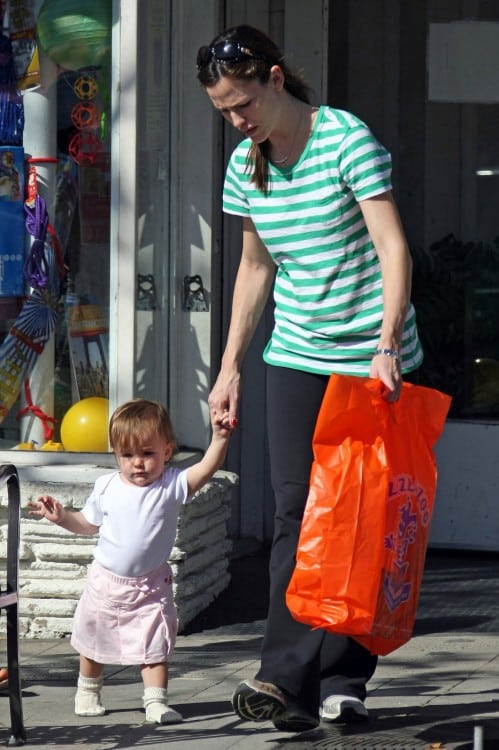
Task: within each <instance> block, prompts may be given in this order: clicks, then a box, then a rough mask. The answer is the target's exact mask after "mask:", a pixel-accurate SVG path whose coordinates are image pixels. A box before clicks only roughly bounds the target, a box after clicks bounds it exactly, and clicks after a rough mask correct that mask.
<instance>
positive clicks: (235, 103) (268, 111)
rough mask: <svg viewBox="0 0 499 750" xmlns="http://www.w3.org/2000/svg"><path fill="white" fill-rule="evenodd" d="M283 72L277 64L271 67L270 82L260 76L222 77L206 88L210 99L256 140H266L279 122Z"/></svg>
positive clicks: (226, 117) (236, 126)
mask: <svg viewBox="0 0 499 750" xmlns="http://www.w3.org/2000/svg"><path fill="white" fill-rule="evenodd" d="M282 89H283V74H282V71H281V69H280V68H279V66H278V65H274V66H273V67H272V68H271V71H270V78H269V80H268V81H267V83H261V82H260V81H259V80H258V79H251V80H244V79H236V78H224V77H222V78H220V80H219V81H218V82H217V83H216V84H215V85H214V86H210V87H209V88H207V89H206V93H207V94H208V96H209V97H210V100H211V103H212V104H213V106H214V107H215V109H216V110H217V111H218V112H220V114H222V115H223V116H224V117H225V119H226V120H227V121H228V122H230V124H231V125H233V126H234V127H235V128H237V130H239V131H240V132H241V133H242V134H243V135H244V136H245V137H247V138H251V140H252V141H253V143H263V142H264V141H266V140H267V139H268V138H269V137H270V135H271V134H272V131H273V130H274V129H275V127H276V125H277V123H278V116H279V111H280V107H279V103H280V94H281V92H282Z"/></svg>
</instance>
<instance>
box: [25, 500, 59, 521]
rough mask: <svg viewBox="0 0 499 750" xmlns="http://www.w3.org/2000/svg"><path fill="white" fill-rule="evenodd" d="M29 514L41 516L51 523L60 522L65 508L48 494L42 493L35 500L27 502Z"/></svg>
mask: <svg viewBox="0 0 499 750" xmlns="http://www.w3.org/2000/svg"><path fill="white" fill-rule="evenodd" d="M28 508H31V510H30V511H29V514H30V516H41V517H42V518H46V519H47V520H48V521H52V523H60V522H61V521H62V518H63V516H64V513H65V510H64V507H63V506H62V505H61V503H60V502H59V501H58V500H56V499H55V498H53V497H51V496H50V495H43V496H42V497H39V498H38V500H37V501H35V502H29V503H28Z"/></svg>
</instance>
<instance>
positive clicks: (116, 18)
mask: <svg viewBox="0 0 499 750" xmlns="http://www.w3.org/2000/svg"><path fill="white" fill-rule="evenodd" d="M70 4H71V3H66V9H68V6H69V5H70ZM21 5H23V3H19V2H16V3H13V2H11V3H10V6H11V17H10V22H11V24H14V25H15V23H16V14H15V12H14V10H15V9H16V8H17V9H18V8H19V7H20V6H21ZM25 5H26V8H27V14H26V18H28V20H29V18H30V16H29V13H28V11H31V18H32V24H33V27H34V28H36V30H37V37H36V38H37V40H38V41H37V45H38V49H37V51H38V67H37V65H36V64H34V66H33V67H34V69H35V70H34V73H33V70H31V73H33V75H32V76H31V78H29V80H27V81H24V82H21V77H20V75H19V74H18V85H19V86H21V85H23V86H24V88H23V89H22V100H23V106H24V117H25V124H24V133H23V138H22V143H21V144H20V145H19V144H18V145H17V148H22V150H23V153H22V154H21V155H19V152H18V151H15V150H14V151H13V153H14V155H17V157H18V158H20V159H21V162H20V163H21V165H22V164H23V163H24V165H25V169H24V179H25V181H26V182H29V180H30V179H31V183H33V181H34V182H35V187H36V190H35V193H34V194H36V193H38V195H39V196H40V197H42V198H44V200H45V202H46V207H47V212H48V217H49V219H50V224H51V226H52V227H53V228H54V230H55V233H56V235H57V237H58V245H59V250H58V249H57V246H56V245H57V243H54V241H53V239H52V241H51V240H50V233H49V236H48V240H47V242H48V243H49V244H50V243H51V242H52V244H51V247H52V250H51V251H50V253H51V254H50V253H49V255H50V258H49V259H50V263H49V265H50V268H51V274H52V275H51V277H50V278H51V279H52V287H50V286H49V288H48V290H47V287H43V288H40V287H39V286H37V281H36V278H35V277H34V276H33V275H32V276H31V277H30V276H26V273H25V264H24V258H23V259H22V260H20V259H19V257H17V260H15V262H14V265H13V268H12V269H9V276H8V278H9V279H10V278H14V281H16V282H17V284H18V286H17V287H15V288H10V287H8V286H7V280H8V279H7V272H6V271H5V270H4V277H3V278H4V279H5V286H4V287H3V292H4V293H2V296H1V297H0V313H1V316H2V318H1V326H2V337H3V344H2V349H1V350H0V400H1V403H0V407H1V408H2V412H1V414H2V417H3V419H2V423H1V424H0V447H1V449H2V460H4V461H8V462H13V463H16V464H17V465H21V466H22V465H29V466H33V465H37V464H40V465H44V466H47V465H48V466H52V467H53V471H54V474H57V471H58V466H61V465H66V466H67V465H68V464H71V465H74V466H75V472H76V474H77V472H78V468H77V467H78V466H83V467H87V466H89V465H97V466H105V465H109V464H110V463H112V457H111V456H109V454H108V453H107V452H106V449H105V448H104V449H103V448H102V445H101V444H99V443H96V442H95V441H94V442H92V440H89V435H90V434H91V437H92V439H96V436H97V435H101V436H102V423H103V422H104V423H105V421H106V420H105V416H106V415H107V413H109V412H110V411H112V410H113V408H114V407H115V406H116V405H117V404H119V403H121V402H123V401H124V400H126V399H129V398H131V397H133V396H145V397H148V398H156V399H159V400H161V401H163V402H165V403H166V404H167V405H168V406H169V409H170V411H171V413H172V418H173V421H174V424H175V427H176V432H177V439H178V442H179V445H180V446H181V448H182V450H183V451H184V452H185V453H186V454H189V453H192V452H193V451H194V452H195V451H201V450H203V449H204V448H205V446H206V445H207V441H208V438H209V415H208V408H207V397H208V393H209V391H210V387H211V384H212V382H213V380H214V378H215V376H216V373H217V368H218V363H219V360H220V355H221V352H222V349H223V344H224V337H225V333H226V330H227V325H228V320H229V315H230V297H231V286H232V280H233V278H234V275H235V271H236V268H237V263H238V256H239V250H240V248H239V225H238V220H237V219H235V218H233V217H231V218H229V217H223V216H222V213H221V188H222V183H223V173H224V167H225V164H226V162H227V159H228V156H229V154H230V151H231V149H232V148H233V146H234V145H235V143H236V139H237V134H236V133H234V132H231V130H230V129H229V128H227V127H226V126H225V125H224V124H223V122H222V120H221V119H220V118H219V117H218V116H217V115H216V113H214V112H213V110H212V108H211V106H210V104H209V101H208V98H207V97H206V95H205V93H204V92H203V91H202V90H201V89H200V87H199V85H198V84H197V82H196V70H195V59H196V52H197V49H198V48H199V46H200V45H202V44H207V43H208V42H209V40H210V39H211V38H212V37H214V36H215V35H216V34H217V33H218V32H219V31H220V30H221V29H222V28H224V27H226V26H229V25H234V24H238V23H251V24H253V25H256V26H259V27H260V28H262V29H263V30H266V31H268V32H269V33H270V34H271V36H273V38H274V39H275V40H276V41H277V42H278V43H279V44H280V45H281V46H282V47H283V48H284V49H285V51H286V53H287V55H288V57H289V59H290V62H291V64H292V65H294V66H295V67H298V68H300V69H302V70H303V71H304V73H305V75H306V77H307V79H308V81H309V82H310V84H311V86H312V88H313V91H314V96H315V100H316V103H318V102H322V103H328V104H331V105H333V106H337V107H340V108H345V109H349V110H351V111H353V112H354V113H355V114H357V115H358V116H360V117H361V118H362V119H364V120H365V121H366V122H367V123H368V124H369V125H370V126H371V128H372V129H373V131H374V132H375V134H376V135H377V136H378V138H379V139H380V140H381V141H382V142H383V143H384V144H385V145H386V146H387V147H388V149H389V150H390V151H391V153H392V157H393V167H394V168H393V181H394V193H395V197H396V200H397V204H398V206H399V209H400V212H401V215H402V219H403V223H404V226H405V229H406V233H407V237H408V240H409V244H410V247H411V250H412V253H413V257H414V290H413V297H414V303H415V306H416V312H417V315H418V321H419V326H420V331H421V336H422V340H423V344H424V348H425V355H426V356H425V364H424V366H423V369H422V373H421V377H422V382H423V384H426V385H430V386H432V387H437V388H440V389H441V390H444V391H446V392H447V393H449V394H450V395H452V396H453V406H452V410H451V413H450V417H449V420H448V422H447V425H446V428H445V431H444V434H443V436H442V438H441V440H440V442H439V444H438V446H437V457H438V460H439V470H440V482H439V488H438V495H437V507H436V511H435V520H434V526H433V531H432V543H433V544H434V545H435V546H451V547H452V546H456V547H459V548H466V547H468V548H478V549H495V548H496V546H497V539H498V538H499V515H498V514H497V512H496V511H495V508H494V502H493V501H494V498H495V493H496V489H497V485H498V483H499V476H498V470H497V469H496V465H497V462H496V461H495V460H494V457H495V448H494V446H495V442H496V431H497V430H498V429H499V428H498V426H497V425H498V422H497V420H498V418H499V374H498V370H499V341H498V340H497V334H496V330H497V325H496V321H497V314H498V312H499V294H498V289H499V285H498V284H496V277H497V273H498V269H499V263H498V256H497V253H498V243H497V237H498V236H499V231H498V228H497V219H496V217H497V210H496V206H497V204H498V197H499V196H498V192H499V180H498V177H497V175H498V173H499V169H498V167H497V165H498V164H499V155H498V154H497V153H496V151H497V149H498V145H497V143H498V141H497V138H496V130H497V122H498V112H499V107H498V99H499V94H496V92H499V82H498V81H497V80H495V79H494V76H496V75H497V74H496V71H497V70H498V69H499V66H497V65H496V60H495V57H494V55H496V54H497V53H496V52H495V49H497V48H499V45H497V43H496V41H495V40H496V39H497V37H498V35H499V31H498V29H499V9H498V8H497V4H496V3H494V2H491V1H490V0H489V1H487V0H445V2H441V1H440V0H421V1H420V2H402V0H374V1H373V0H310V1H309V2H307V3H303V2H301V0H252V1H251V2H249V0H203V2H200V0H140V2H139V1H138V0H113V2H111V0H109V3H105V2H102V0H100V2H96V3H95V5H96V7H98V9H100V12H97V14H95V13H94V15H92V6H93V5H94V4H93V3H91V2H87V3H84V4H83V5H84V6H85V8H87V12H88V14H89V17H90V18H91V20H92V23H90V24H87V25H86V26H85V27H84V28H82V29H80V30H76V32H75V30H74V29H73V30H71V33H72V34H73V35H74V34H75V33H76V37H75V36H73V38H71V36H68V35H67V34H66V31H68V29H67V28H65V25H64V24H62V26H61V24H58V25H54V23H53V21H54V18H53V16H54V14H56V13H57V12H59V13H60V10H59V11H58V10H57V8H58V7H59V8H60V6H61V4H60V3H54V2H51V0H44V2H41V1H40V2H37V1H35V0H34V1H33V2H29V1H28V0H26V3H25ZM63 5H64V4H63ZM7 6H9V3H7ZM103 8H104V10H106V9H107V14H106V13H103V12H102V9H103ZM60 20H61V19H60V18H59V21H60ZM17 23H18V24H20V21H19V19H18V21H17ZM23 23H24V25H25V26H26V25H28V26H29V23H28V22H26V21H23ZM56 29H58V30H56ZM68 33H69V32H68ZM26 37H27V38H29V34H26ZM61 37H62V38H61ZM13 38H14V36H13ZM484 50H485V52H484ZM478 53H479V54H478ZM484 55H485V57H484ZM463 59H466V60H468V61H470V65H467V66H462V65H460V61H462V60H463ZM484 60H485V62H484ZM14 145H15V143H10V144H9V143H5V145H4V146H2V150H3V151H4V152H7V151H8V150H9V148H8V147H9V146H14ZM11 151H12V149H11ZM8 158H10V157H8ZM9 169H12V167H9V164H5V167H4V172H8V170H9ZM30 170H31V171H30ZM6 176H7V177H8V176H9V175H8V174H6ZM7 182H8V180H7ZM0 185H1V178H0ZM23 189H24V186H23ZM19 195H20V194H19ZM19 195H18V198H19ZM24 195H25V193H24V192H23V193H22V196H24ZM22 196H21V200H20V201H19V200H18V201H17V204H16V201H15V200H13V201H11V202H12V204H16V206H17V214H16V211H15V210H14V214H16V215H17V219H16V221H19V205H20V206H21V209H22V208H23V206H22V203H23V200H24V198H23V197H22ZM1 201H2V196H1V195H0V202H1ZM16 206H14V208H16ZM21 213H22V212H21ZM5 222H6V223H4V226H3V227H1V229H0V234H3V235H4V236H8V235H9V231H10V227H11V226H13V225H12V224H11V223H9V222H10V219H6V220H5ZM23 223H25V222H23ZM24 231H25V234H24V243H25V248H24V250H23V252H24V253H25V254H26V255H27V256H29V257H32V256H33V255H34V254H33V244H34V242H35V239H36V238H35V237H34V236H33V235H29V236H28V235H27V234H26V229H25V230H24ZM28 234H29V233H28ZM2 253H3V255H4V257H5V258H7V256H12V255H16V256H19V253H13V252H10V251H9V248H8V247H7V248H6V249H4V250H2V248H0V255H2ZM30 253H31V255H29V254H30ZM16 263H17V265H16ZM61 267H62V269H61ZM3 268H4V269H5V268H6V265H5V263H4V265H3ZM49 275H50V274H49ZM37 292H39V294H37ZM30 303H31V304H32V306H33V310H34V313H33V315H34V319H35V321H36V325H35V326H34V328H30V327H29V326H30V325H31V324H32V322H33V316H31V317H29V316H27V315H26V307H27V306H28V305H30ZM37 305H38V306H37ZM23 310H24V313H25V314H24V317H23ZM28 310H29V308H28ZM26 318H28V319H27V320H26ZM271 324H272V308H271V304H270V303H269V305H268V308H267V310H266V312H265V315H264V319H263V320H262V322H261V324H260V326H259V328H258V331H257V334H256V337H255V340H254V342H253V344H252V347H251V349H250V351H249V353H248V356H247V359H246V362H245V368H244V374H243V377H244V395H243V402H242V406H241V420H240V421H241V428H240V430H239V431H238V433H237V435H236V436H235V439H234V440H233V441H232V444H231V449H230V454H229V459H228V468H229V469H230V470H231V471H232V472H235V473H236V474H237V475H238V476H239V479H240V481H239V485H238V487H237V488H236V489H235V491H234V492H233V500H232V512H231V518H230V521H229V530H230V534H231V535H232V536H241V537H253V538H256V539H259V540H260V541H268V540H270V538H271V535H272V515H273V506H272V493H271V490H270V482H269V476H268V466H267V455H266V446H265V429H264V424H265V395H264V367H263V363H262V360H261V351H262V349H263V346H264V342H265V340H266V337H267V335H268V331H269V328H270V326H271ZM43 326H45V327H44V328H43V330H42V327H43ZM13 329H14V330H18V331H19V330H20V331H21V333H23V334H24V335H23V336H17V337H16V335H13V334H12V331H13ZM40 331H42V332H41V333H40ZM37 337H38V338H37ZM35 339H36V340H35ZM44 339H45V340H44ZM26 341H28V343H27V344H26ZM30 342H31V343H30ZM22 344H24V348H23V346H22ZM88 399H92V401H91V402H89V401H88ZM95 399H97V401H96V400H95ZM99 399H101V400H99ZM102 400H104V401H105V402H106V403H105V404H103V401H102ZM82 401H85V404H84V407H83V409H84V414H83V417H81V415H78V414H77V413H75V412H72V411H71V409H72V407H73V405H74V404H77V403H80V402H82ZM85 407H86V409H87V411H86V412H85ZM103 413H104V415H105V416H104V417H103V416H102V415H103ZM85 420H90V422H88V421H85ZM82 421H83V423H84V425H86V426H84V427H83V428H82V427H81V422H82ZM89 424H90V427H89V426H88V425H89ZM104 439H105V437H104ZM42 448H45V450H42ZM50 449H52V450H50ZM56 449H57V450H56ZM14 450H15V451H16V452H15V454H14Z"/></svg>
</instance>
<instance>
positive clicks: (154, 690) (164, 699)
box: [142, 687, 183, 724]
mask: <svg viewBox="0 0 499 750" xmlns="http://www.w3.org/2000/svg"><path fill="white" fill-rule="evenodd" d="M142 700H143V703H144V708H145V710H146V721H150V722H153V723H154V724H176V723H177V722H179V721H183V717H182V714H179V712H178V711H175V709H173V708H170V706H169V705H168V691H167V690H166V688H158V687H148V688H144V696H143V698H142Z"/></svg>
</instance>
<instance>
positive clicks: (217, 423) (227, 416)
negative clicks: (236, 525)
mask: <svg viewBox="0 0 499 750" xmlns="http://www.w3.org/2000/svg"><path fill="white" fill-rule="evenodd" d="M240 391H241V376H240V374H239V372H235V373H234V374H233V375H227V374H225V373H222V372H220V374H219V376H218V378H217V381H216V383H215V385H214V386H213V389H212V391H211V393H210V395H209V396H208V404H209V407H210V418H211V424H212V427H213V430H215V428H216V427H222V428H223V429H224V430H229V431H231V430H234V429H235V428H236V427H237V426H238V421H237V409H238V406H239V395H240Z"/></svg>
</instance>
